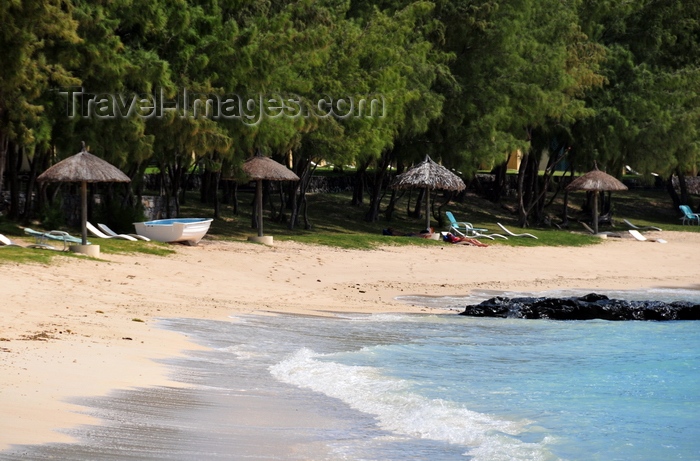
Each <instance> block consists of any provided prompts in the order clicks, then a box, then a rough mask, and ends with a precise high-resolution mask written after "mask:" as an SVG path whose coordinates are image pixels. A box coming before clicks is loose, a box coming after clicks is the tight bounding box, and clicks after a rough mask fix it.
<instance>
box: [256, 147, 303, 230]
mask: <svg viewBox="0 0 700 461" xmlns="http://www.w3.org/2000/svg"><path fill="white" fill-rule="evenodd" d="M243 171H244V172H245V174H247V175H248V176H249V177H250V178H251V179H254V180H255V182H256V183H255V198H256V200H255V202H256V213H257V218H258V237H262V236H263V217H262V210H263V200H262V199H263V197H262V182H263V180H268V181H299V176H297V175H296V174H294V172H293V171H292V170H290V169H289V168H287V167H286V166H284V165H282V164H281V163H278V162H275V161H274V160H272V159H271V158H269V157H263V156H262V155H261V154H260V153H259V152H258V154H256V155H255V157H252V158H249V159H248V160H246V161H245V163H243Z"/></svg>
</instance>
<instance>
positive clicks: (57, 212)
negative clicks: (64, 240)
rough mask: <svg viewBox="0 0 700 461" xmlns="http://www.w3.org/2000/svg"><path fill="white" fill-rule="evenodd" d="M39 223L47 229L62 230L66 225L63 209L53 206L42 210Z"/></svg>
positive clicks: (47, 206)
mask: <svg viewBox="0 0 700 461" xmlns="http://www.w3.org/2000/svg"><path fill="white" fill-rule="evenodd" d="M39 221H41V223H42V226H43V227H45V228H46V229H62V228H64V227H65V225H66V218H65V215H64V213H63V210H62V209H61V207H60V206H56V205H51V204H49V205H46V206H44V207H43V208H42V209H41V211H40V212H39Z"/></svg>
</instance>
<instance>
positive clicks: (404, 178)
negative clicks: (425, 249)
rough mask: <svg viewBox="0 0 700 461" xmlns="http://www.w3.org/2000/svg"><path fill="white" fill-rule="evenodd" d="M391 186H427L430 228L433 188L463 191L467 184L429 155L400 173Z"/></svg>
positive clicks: (426, 214) (428, 223)
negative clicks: (431, 192) (431, 193)
mask: <svg viewBox="0 0 700 461" xmlns="http://www.w3.org/2000/svg"><path fill="white" fill-rule="evenodd" d="M391 187H393V188H395V189H410V188H413V187H423V188H425V228H426V230H428V231H429V230H430V191H431V190H432V189H442V190H453V191H461V190H464V189H465V188H466V187H467V186H466V185H465V184H464V181H462V178H460V177H459V176H457V175H456V174H454V173H453V172H451V171H450V170H448V169H447V168H445V167H444V166H442V165H438V164H437V163H435V162H433V160H432V159H431V158H430V156H429V155H426V156H425V160H423V161H422V162H420V163H419V164H417V165H415V166H414V167H413V168H411V169H409V170H408V171H406V172H405V173H402V174H400V175H398V176H397V177H396V178H395V179H394V181H393V183H392V184H391Z"/></svg>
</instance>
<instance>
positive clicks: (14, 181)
mask: <svg viewBox="0 0 700 461" xmlns="http://www.w3.org/2000/svg"><path fill="white" fill-rule="evenodd" d="M12 144H13V146H12V147H11V148H10V149H8V155H7V157H8V158H7V160H8V168H7V174H8V176H9V183H10V184H9V185H10V213H9V214H8V217H9V218H10V219H17V218H18V217H19V167H20V165H21V162H20V161H19V156H20V155H19V150H20V149H19V144H15V143H12Z"/></svg>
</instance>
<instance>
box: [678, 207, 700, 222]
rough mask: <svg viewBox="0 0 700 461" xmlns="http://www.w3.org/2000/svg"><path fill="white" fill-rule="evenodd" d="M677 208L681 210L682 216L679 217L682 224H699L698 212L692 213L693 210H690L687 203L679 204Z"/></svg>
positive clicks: (699, 216) (699, 215)
mask: <svg viewBox="0 0 700 461" xmlns="http://www.w3.org/2000/svg"><path fill="white" fill-rule="evenodd" d="M678 208H679V209H680V210H681V213H683V216H682V217H681V219H682V220H683V224H686V223H688V224H693V223H695V224H697V225H700V214H697V213H693V210H691V209H690V207H689V206H688V205H680V206H679V207H678Z"/></svg>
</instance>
